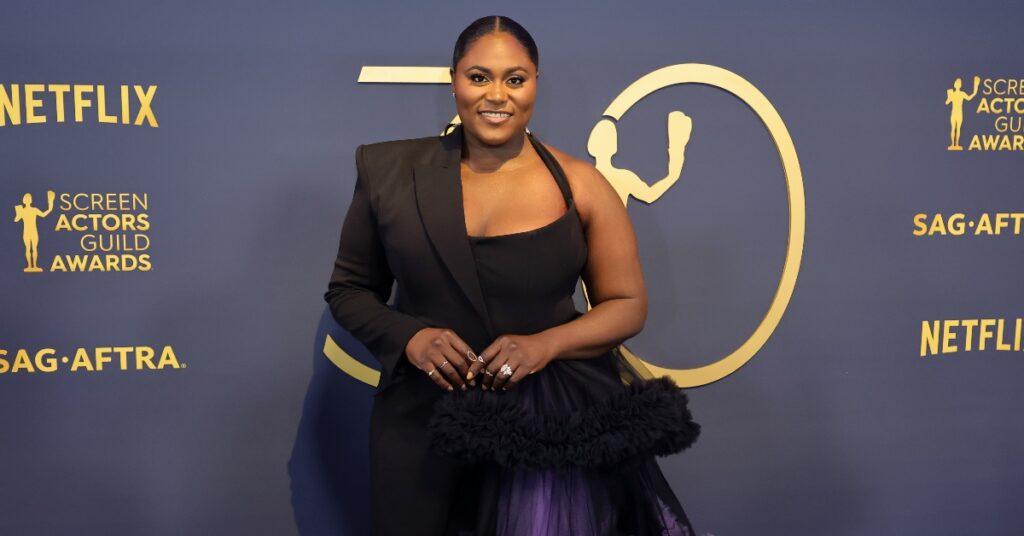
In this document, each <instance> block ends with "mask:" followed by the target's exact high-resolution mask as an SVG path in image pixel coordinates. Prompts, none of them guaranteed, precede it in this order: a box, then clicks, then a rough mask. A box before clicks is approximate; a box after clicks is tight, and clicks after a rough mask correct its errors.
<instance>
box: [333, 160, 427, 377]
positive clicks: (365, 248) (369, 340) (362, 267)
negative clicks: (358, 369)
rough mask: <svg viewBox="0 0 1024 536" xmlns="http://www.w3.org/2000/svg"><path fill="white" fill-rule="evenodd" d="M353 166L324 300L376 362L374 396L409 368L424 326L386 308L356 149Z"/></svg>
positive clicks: (380, 250) (381, 260)
mask: <svg viewBox="0 0 1024 536" xmlns="http://www.w3.org/2000/svg"><path fill="white" fill-rule="evenodd" d="M355 160H356V184H355V191H354V192H353V194H352V203H351V204H350V205H349V207H348V213H347V214H346V216H345V221H344V223H343V224H342V227H341V239H340V241H339V244H338V257H337V258H336V259H335V261H334V271H333V272H332V273H331V278H330V281H329V282H328V284H327V292H325V293H324V300H326V301H327V303H328V304H329V305H330V309H331V314H332V315H333V316H334V320H335V321H336V322H337V323H338V324H339V325H341V327H343V328H345V329H346V330H347V331H348V332H349V333H351V334H352V336H353V337H355V338H356V339H358V340H359V341H360V342H361V343H363V345H364V346H366V348H367V349H368V350H370V352H371V353H372V354H373V355H374V357H375V358H376V359H377V361H379V362H380V365H381V377H380V383H379V384H378V392H379V391H381V390H383V389H384V388H386V387H387V386H388V385H390V384H391V381H392V379H393V378H394V375H395V371H396V369H398V368H399V367H400V366H411V364H410V363H408V361H407V359H406V358H405V346H406V344H408V342H409V340H410V339H411V338H412V336H413V335H415V334H416V332H418V331H419V330H421V329H423V328H426V327H429V326H428V325H427V324H426V323H424V322H422V321H420V320H419V319H417V318H416V317H414V316H411V315H408V314H405V313H402V312H400V311H397V310H395V309H393V308H391V307H390V306H388V305H387V301H388V299H390V296H391V287H392V284H393V283H394V280H395V278H394V275H393V274H392V272H391V268H390V267H389V266H388V262H387V257H386V256H385V254H384V247H383V245H382V244H381V241H380V237H379V235H378V230H377V219H376V215H375V213H374V208H373V204H372V203H371V200H372V195H371V192H370V186H371V181H370V180H369V178H368V177H367V175H366V168H365V165H364V161H363V146H362V145H360V146H359V147H358V148H357V149H356V153H355ZM403 362H404V363H405V365H402V363H403Z"/></svg>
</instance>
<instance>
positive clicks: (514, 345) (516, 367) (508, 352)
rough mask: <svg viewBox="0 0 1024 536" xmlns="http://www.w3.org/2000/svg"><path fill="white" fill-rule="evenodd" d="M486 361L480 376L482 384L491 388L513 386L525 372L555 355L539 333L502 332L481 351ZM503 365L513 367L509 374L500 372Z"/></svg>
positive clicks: (530, 371)
mask: <svg viewBox="0 0 1024 536" xmlns="http://www.w3.org/2000/svg"><path fill="white" fill-rule="evenodd" d="M480 357H482V358H484V361H486V362H487V367H486V368H485V369H484V373H483V375H482V376H481V382H482V384H483V388H484V389H487V388H488V387H490V388H491V390H495V391H496V390H498V389H512V388H514V387H515V386H516V385H519V382H520V381H522V379H523V378H524V377H526V375H527V374H533V373H534V372H537V371H539V370H541V369H543V368H544V367H546V366H547V365H548V363H550V362H551V360H552V359H554V358H555V354H554V350H553V349H552V347H551V344H550V343H549V342H548V339H547V338H546V337H545V336H544V335H543V334H541V333H537V334H534V335H502V336H500V337H498V338H497V339H495V340H494V342H492V343H491V345H490V346H488V347H487V348H485V349H484V351H482V352H480ZM502 365H508V366H509V368H511V369H512V375H511V376H508V375H505V374H504V373H502V372H501V367H502Z"/></svg>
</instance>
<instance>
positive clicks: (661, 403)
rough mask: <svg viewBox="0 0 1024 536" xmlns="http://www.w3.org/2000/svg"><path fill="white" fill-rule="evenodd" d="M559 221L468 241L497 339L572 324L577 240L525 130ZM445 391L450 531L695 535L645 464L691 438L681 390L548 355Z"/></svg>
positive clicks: (436, 429) (434, 422)
mask: <svg viewBox="0 0 1024 536" xmlns="http://www.w3.org/2000/svg"><path fill="white" fill-rule="evenodd" d="M527 136H528V138H529V140H530V142H531V143H532V144H533V146H534V148H535V149H536V150H537V152H538V154H540V156H541V158H542V160H543V161H544V163H545V165H546V166H547V168H548V170H549V171H550V172H551V175H552V176H553V177H554V179H555V181H556V182H557V183H558V187H559V189H560V190H561V191H562V195H563V197H564V198H565V202H566V205H567V207H568V209H567V211H566V212H565V213H564V214H563V215H562V216H561V217H560V218H559V219H557V220H555V221H554V222H551V223H550V224H547V225H545V226H543V227H541V228H538V229H533V230H529V231H525V232H520V233H514V234H507V235H499V236H483V237H474V236H468V237H467V238H468V239H469V240H470V242H471V244H472V250H473V254H474V257H475V259H476V267H477V272H478V275H479V278H480V282H481V285H482V286H483V291H484V294H485V298H486V305H487V311H488V314H489V316H490V320H491V322H492V324H493V326H494V329H495V330H496V332H497V333H499V334H531V333H537V332H540V331H543V330H545V329H548V328H550V327H553V326H556V325H559V324H564V323H566V322H569V321H571V320H573V319H574V318H576V317H578V316H580V315H582V314H583V313H581V312H580V311H578V310H577V309H576V306H575V304H574V302H573V298H572V297H573V294H574V293H575V290H576V285H577V282H578V281H579V279H580V275H581V271H582V270H583V267H584V265H585V264H586V260H587V243H586V237H585V235H584V230H583V226H582V223H581V221H580V218H579V216H578V214H577V212H576V205H575V202H574V200H573V197H572V190H571V188H570V187H569V182H568V180H567V179H566V177H565V174H564V172H563V171H562V168H561V166H560V165H559V164H558V161H557V160H556V159H555V158H554V156H552V155H551V153H550V152H549V151H548V150H547V149H546V148H545V147H544V146H543V145H542V144H541V143H540V142H538V141H537V140H536V139H535V138H534V137H533V135H532V134H527ZM477 384H478V385H477V387H476V388H471V389H469V390H467V391H460V390H455V391H453V392H451V393H447V394H445V395H443V396H442V398H441V399H440V400H439V401H438V402H437V403H436V404H435V406H434V409H433V414H432V416H431V419H430V421H429V423H428V430H429V432H428V433H429V438H430V445H431V448H432V449H433V450H434V451H435V452H437V453H439V454H441V455H442V456H445V457H450V458H453V459H455V460H458V461H460V462H462V463H464V464H465V466H466V468H467V470H466V471H464V473H462V474H463V475H464V476H462V477H460V478H461V480H460V481H459V483H458V485H457V486H456V488H455V489H456V494H457V498H456V499H455V500H454V501H453V502H454V503H455V504H457V506H454V507H453V508H452V511H451V513H450V515H449V521H448V529H447V531H446V533H447V534H452V535H467V536H468V535H473V536H491V535H494V536H583V535H586V536H610V535H616V536H618V535H623V536H624V535H634V536H647V535H671V536H680V535H685V536H692V535H695V532H694V531H693V527H692V525H691V524H690V521H689V520H688V519H687V516H686V514H685V513H684V511H683V508H682V506H681V505H680V503H679V500H678V499H677V498H676V496H675V494H674V493H673V491H672V489H671V488H670V487H669V484H668V482H667V481H666V480H665V477H664V475H663V474H662V472H661V469H660V468H659V466H658V464H657V462H656V461H655V457H656V456H664V455H667V454H672V453H675V452H679V451H681V450H683V449H685V448H687V447H689V446H690V445H691V444H692V443H693V442H694V441H695V440H696V438H697V436H698V435H699V432H700V425H699V424H697V423H696V422H694V421H693V420H692V418H691V415H690V412H689V410H688V408H687V397H686V394H685V393H684V392H683V390H682V389H681V388H679V387H678V386H677V385H676V384H675V383H673V382H672V381H671V380H669V379H667V378H657V379H643V378H642V377H641V376H640V375H639V374H638V373H637V372H636V371H635V370H634V369H632V368H631V367H630V366H629V365H628V363H627V362H626V361H625V359H623V358H622V356H621V354H620V353H619V352H618V350H617V349H616V350H612V351H609V352H607V353H605V354H603V355H601V356H598V357H593V358H586V359H556V360H554V361H552V362H550V363H549V364H548V365H547V366H546V367H545V368H543V369H541V370H540V371H538V372H536V373H534V374H531V375H527V376H526V377H525V378H524V379H523V380H522V381H521V382H520V384H519V385H518V386H516V387H515V388H513V389H509V390H507V391H502V390H498V391H484V390H482V389H480V388H479V385H480V382H477Z"/></svg>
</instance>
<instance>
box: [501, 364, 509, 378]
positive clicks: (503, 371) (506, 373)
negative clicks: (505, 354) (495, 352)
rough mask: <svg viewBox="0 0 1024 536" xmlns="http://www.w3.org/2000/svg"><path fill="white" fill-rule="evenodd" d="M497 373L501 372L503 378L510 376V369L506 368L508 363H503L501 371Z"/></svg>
mask: <svg viewBox="0 0 1024 536" xmlns="http://www.w3.org/2000/svg"><path fill="white" fill-rule="evenodd" d="M499 372H501V373H502V374H503V375H505V376H511V375H512V367H510V366H508V363H505V364H504V365H502V366H501V370H500V371H499Z"/></svg>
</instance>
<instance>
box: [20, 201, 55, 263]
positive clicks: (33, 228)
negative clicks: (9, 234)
mask: <svg viewBox="0 0 1024 536" xmlns="http://www.w3.org/2000/svg"><path fill="white" fill-rule="evenodd" d="M56 197H57V193H56V192H54V191H53V190H49V191H47V192H46V204H47V207H46V210H45V211H42V210H39V209H38V208H36V207H34V206H32V194H30V193H26V194H25V195H24V196H23V197H22V198H21V202H22V203H23V204H21V205H14V221H15V222H19V221H20V222H21V225H22V231H21V240H22V242H24V243H25V269H24V270H23V271H25V272H42V271H43V269H42V268H40V267H39V226H38V225H37V224H36V220H38V219H39V218H45V217H47V216H49V215H50V212H52V211H53V200H54V198H56Z"/></svg>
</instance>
